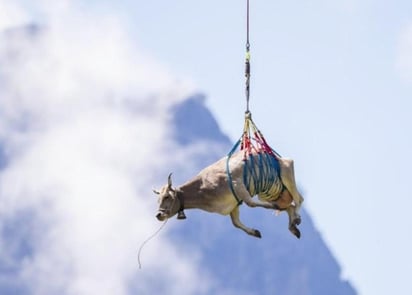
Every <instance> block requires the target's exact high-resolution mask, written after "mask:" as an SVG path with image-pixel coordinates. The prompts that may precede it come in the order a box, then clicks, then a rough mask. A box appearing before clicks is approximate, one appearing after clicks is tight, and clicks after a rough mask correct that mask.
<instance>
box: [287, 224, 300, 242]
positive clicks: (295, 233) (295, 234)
mask: <svg viewBox="0 0 412 295" xmlns="http://www.w3.org/2000/svg"><path fill="white" fill-rule="evenodd" d="M289 230H290V231H291V232H292V234H293V235H294V236H295V237H297V238H298V239H300V230H299V229H298V228H297V227H296V226H294V225H293V226H291V227H290V228H289Z"/></svg>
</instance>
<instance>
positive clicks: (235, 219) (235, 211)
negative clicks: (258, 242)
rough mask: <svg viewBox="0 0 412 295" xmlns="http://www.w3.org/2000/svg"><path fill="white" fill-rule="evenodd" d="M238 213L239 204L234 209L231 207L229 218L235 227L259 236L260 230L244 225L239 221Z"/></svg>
mask: <svg viewBox="0 0 412 295" xmlns="http://www.w3.org/2000/svg"><path fill="white" fill-rule="evenodd" d="M239 216H240V213H239V206H236V208H235V209H233V211H232V212H230V218H231V219H232V223H233V225H234V226H235V227H237V228H240V229H241V230H243V231H245V232H246V233H247V234H248V235H251V236H254V237H256V238H261V237H262V235H261V234H260V231H258V230H257V229H253V228H249V227H247V226H245V225H244V224H243V223H242V222H241V221H240V218H239Z"/></svg>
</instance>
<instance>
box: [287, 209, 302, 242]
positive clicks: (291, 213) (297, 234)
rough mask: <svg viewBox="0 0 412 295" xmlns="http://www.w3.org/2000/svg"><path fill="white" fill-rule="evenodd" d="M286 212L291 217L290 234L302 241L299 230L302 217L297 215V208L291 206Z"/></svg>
mask: <svg viewBox="0 0 412 295" xmlns="http://www.w3.org/2000/svg"><path fill="white" fill-rule="evenodd" d="M286 212H287V213H288V216H289V230H290V232H291V233H292V234H293V235H294V236H295V237H297V238H298V239H300V230H299V229H298V227H297V226H298V225H299V224H300V216H299V215H298V214H297V213H296V207H295V206H289V207H288V208H287V209H286Z"/></svg>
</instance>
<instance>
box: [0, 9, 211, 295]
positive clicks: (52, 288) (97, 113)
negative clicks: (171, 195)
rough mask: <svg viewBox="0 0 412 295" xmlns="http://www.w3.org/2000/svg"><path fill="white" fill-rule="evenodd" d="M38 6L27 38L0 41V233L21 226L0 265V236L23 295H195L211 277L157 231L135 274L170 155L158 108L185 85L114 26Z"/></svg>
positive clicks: (164, 111) (179, 95)
mask: <svg viewBox="0 0 412 295" xmlns="http://www.w3.org/2000/svg"><path fill="white" fill-rule="evenodd" d="M5 3H7V4H8V5H10V4H9V3H10V2H4V1H3V2H1V5H0V6H1V7H5ZM48 5H49V6H47V7H48V8H47V9H44V13H45V15H46V16H47V19H46V22H45V26H44V27H42V28H41V29H40V30H39V32H38V33H36V35H35V36H34V37H33V36H28V35H27V34H25V33H23V32H22V31H14V32H13V34H11V35H10V34H8V35H7V36H6V37H4V38H9V39H7V41H8V42H0V43H1V44H2V45H1V46H0V47H1V48H0V63H1V67H0V142H1V144H2V146H3V149H4V151H5V154H6V155H7V165H6V167H5V168H3V170H1V171H0V229H2V228H3V229H4V228H5V227H7V226H8V223H10V222H12V221H15V220H16V219H17V218H19V216H21V214H26V213H27V214H29V216H30V224H28V225H26V226H27V227H28V228H29V230H28V231H29V232H28V234H29V236H28V237H27V238H28V240H29V242H27V243H28V244H29V245H28V246H27V247H28V248H29V250H26V251H25V252H26V253H25V255H24V256H23V257H22V256H21V255H20V256H18V255H17V256H16V255H14V256H13V255H10V254H11V253H15V252H16V251H17V250H16V248H17V247H19V245H18V243H19V241H18V240H16V239H17V236H18V235H17V234H16V235H14V236H10V235H9V236H7V240H6V239H5V238H6V237H5V236H4V234H3V235H2V236H0V253H1V254H0V263H5V262H7V265H9V266H10V267H13V268H15V269H16V270H17V275H16V276H14V277H13V279H14V280H16V282H17V284H22V285H25V286H29V289H30V291H31V293H33V294H128V292H129V289H130V288H132V289H134V290H139V291H141V292H143V291H146V292H147V291H148V290H151V291H153V290H157V289H159V288H161V287H162V284H163V283H165V284H167V287H168V288H167V294H202V293H203V292H204V291H205V290H207V289H208V288H212V285H213V283H212V282H213V279H212V278H208V275H207V274H206V273H205V271H203V270H202V269H201V268H200V267H199V266H198V265H197V258H196V257H197V254H196V252H195V251H192V253H191V251H189V253H185V255H184V256H182V255H180V254H179V249H178V248H179V247H178V246H177V245H176V246H174V245H172V244H171V243H170V242H169V241H168V238H167V234H166V233H167V227H166V229H165V230H164V231H163V232H162V234H160V235H159V236H158V237H157V238H156V239H154V240H152V241H151V243H150V244H149V245H148V246H147V247H146V248H145V249H144V252H143V256H142V260H143V269H142V270H141V271H138V270H137V249H138V246H139V244H140V243H141V242H142V241H143V240H144V239H145V238H146V237H147V236H149V235H150V234H151V233H152V232H153V231H155V230H156V228H157V226H159V224H158V222H157V221H156V220H155V218H154V210H155V203H156V202H154V201H153V200H154V197H153V196H152V193H151V189H152V185H153V181H154V179H155V178H156V173H159V172H163V171H164V168H163V166H164V165H165V163H168V161H169V160H168V158H167V156H168V155H169V152H170V150H169V149H171V148H172V143H171V142H170V140H169V137H168V132H169V127H168V123H169V122H168V119H169V113H168V108H169V107H170V106H171V105H172V104H174V103H176V102H178V101H180V100H182V99H183V98H185V97H186V96H187V95H188V94H189V93H191V91H192V88H191V86H188V85H184V83H181V82H179V81H178V80H177V79H176V77H174V76H173V75H171V74H170V73H169V72H168V70H167V69H164V68H163V67H162V66H160V65H159V64H157V63H156V62H155V61H154V60H152V59H151V58H150V56H149V55H147V54H144V53H143V52H142V50H140V49H138V48H137V47H136V46H135V45H134V43H133V42H131V41H130V40H129V37H128V36H127V34H126V32H125V30H124V29H123V26H122V23H121V21H120V20H118V19H116V18H114V17H107V16H101V15H96V14H93V13H89V12H85V11H81V10H80V9H77V8H76V6H74V5H72V4H69V2H65V6H53V4H50V3H48ZM50 5H51V6H50ZM40 8H41V9H43V8H44V7H40ZM63 8H64V9H63ZM15 9H16V11H20V10H19V9H18V7H15ZM23 14H24V13H23ZM3 23H4V22H3ZM9 24H14V23H13V22H9ZM9 24H7V25H9ZM4 27H5V26H4V25H3V28H4ZM0 28H1V27H0ZM10 38H11V39H10ZM15 231H16V232H17V231H23V229H22V228H16V229H15ZM1 276H2V274H1V273H0V277H1ZM205 278H206V279H205ZM182 285H184V286H185V289H184V290H183V291H182V290H181V288H179V287H180V286H182ZM143 293H144V292H143ZM149 293H153V292H149Z"/></svg>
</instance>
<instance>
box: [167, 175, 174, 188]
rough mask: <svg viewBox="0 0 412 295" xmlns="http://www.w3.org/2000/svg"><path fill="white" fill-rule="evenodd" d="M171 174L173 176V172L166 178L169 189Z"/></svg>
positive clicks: (170, 186)
mask: <svg viewBox="0 0 412 295" xmlns="http://www.w3.org/2000/svg"><path fill="white" fill-rule="evenodd" d="M172 174H173V172H172V173H170V174H169V176H168V177H167V186H168V187H169V188H172Z"/></svg>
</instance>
